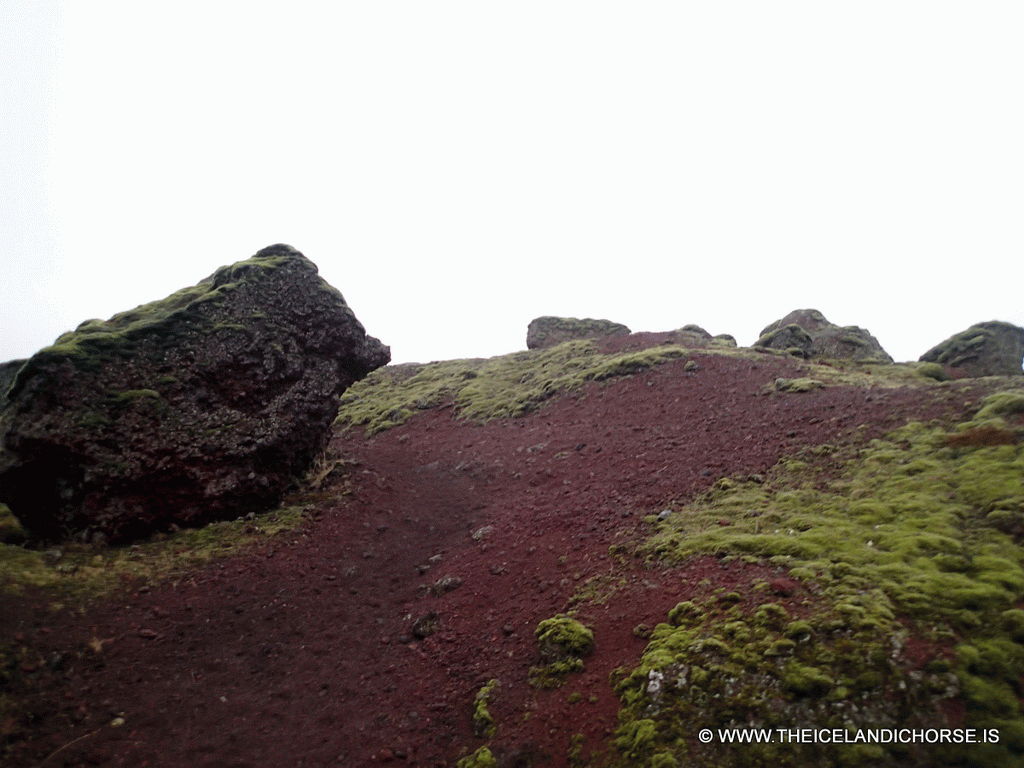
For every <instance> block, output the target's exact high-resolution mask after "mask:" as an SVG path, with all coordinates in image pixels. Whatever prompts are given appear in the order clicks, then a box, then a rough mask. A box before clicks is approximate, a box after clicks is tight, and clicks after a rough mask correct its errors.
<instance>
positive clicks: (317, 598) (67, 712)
mask: <svg viewBox="0 0 1024 768" xmlns="http://www.w3.org/2000/svg"><path fill="white" fill-rule="evenodd" d="M635 341H636V339H635V338H634V342H635ZM618 343H620V344H624V343H626V342H625V340H622V341H618ZM652 343H656V339H653V341H652ZM691 360H694V361H696V362H697V369H696V370H693V366H692V365H691V366H689V369H687V370H684V363H683V361H678V362H670V363H666V364H663V365H659V366H657V367H655V368H652V369H649V370H647V371H644V372H642V373H639V374H637V375H634V376H631V377H627V378H619V379H613V380H610V381H606V382H602V383H591V384H589V385H587V386H586V387H584V388H582V389H581V390H577V391H574V392H572V393H569V394H564V395H561V396H558V397H557V398H554V399H552V400H551V401H549V402H548V403H546V404H545V406H544V407H543V408H542V409H541V410H540V411H538V412H536V413H534V414H531V415H527V416H523V417H521V418H515V419H508V420H501V421H495V422H491V423H488V424H484V425H480V424H474V423H468V422H465V421H460V420H459V419H458V417H457V414H456V413H454V412H453V409H452V408H451V407H448V408H444V407H442V408H439V409H434V410H429V411H424V412H422V413H420V414H418V415H417V416H416V417H414V418H413V419H411V420H410V421H408V422H407V423H406V424H404V425H403V426H400V427H397V428H394V429H391V430H388V431H386V432H382V433H380V434H377V435H375V436H373V437H370V438H364V437H363V436H362V435H361V434H360V433H358V432H356V431H349V432H347V433H344V434H337V435H336V436H335V438H334V443H333V447H334V449H335V450H336V452H337V453H339V454H340V455H341V456H343V457H344V459H345V460H346V462H347V463H348V472H347V475H346V477H345V478H343V479H342V480H340V481H339V482H338V484H337V486H336V487H335V489H334V491H333V492H331V493H327V494H325V495H324V497H323V498H322V499H321V500H320V501H319V502H318V503H317V505H316V508H315V510H314V511H313V514H312V515H311V518H310V520H309V522H308V524H306V525H305V526H304V527H303V528H301V529H299V530H296V531H293V532H291V533H289V534H285V535H281V536H278V537H276V538H275V539H273V540H272V541H271V542H270V543H269V544H268V545H267V546H266V547H265V548H263V549H261V550H259V551H257V552H255V553H250V554H247V555H244V556H238V557H234V558H229V559H225V560H223V561H221V562H219V563H216V564H214V565H211V566H208V567H206V568H204V569H202V570H198V571H196V572H195V573H194V575H193V576H192V578H191V579H189V580H187V581H184V582H179V583H177V584H165V585H158V586H154V587H152V588H149V589H139V590H138V591H136V592H133V593H130V594H128V595H127V596H126V597H125V598H124V599H119V600H118V601H116V602H114V603H111V604H108V605H105V606H100V607H96V608H93V609H91V610H89V611H87V612H86V613H85V614H79V613H72V612H70V611H63V612H59V613H55V614H54V613H49V614H46V613H40V612H38V611H33V609H32V606H31V604H30V602H29V601H26V602H24V603H19V604H16V605H14V606H12V610H11V611H10V612H8V613H7V615H6V618H5V619H4V620H3V621H2V625H3V626H2V627H0V632H2V635H3V637H4V638H5V639H8V640H10V639H12V638H14V639H16V641H17V642H21V643H31V644H33V645H35V646H37V647H40V648H45V649H48V652H52V653H53V654H63V655H62V656H60V657H54V658H57V659H58V661H59V663H57V662H55V663H54V664H53V665H50V666H51V667H52V668H49V667H48V668H47V669H46V670H44V669H40V670H38V672H35V673H34V674H37V675H38V676H39V680H40V685H41V691H42V693H41V694H40V695H41V697H42V698H43V699H44V700H45V706H41V707H40V708H39V712H40V713H41V714H40V718H39V721H38V722H37V723H36V724H35V726H34V731H33V732H32V738H31V739H29V740H27V741H25V742H24V743H21V744H16V745H14V746H13V748H12V750H11V751H10V752H9V757H10V758H11V759H12V761H13V762H12V763H11V765H13V766H48V767H51V768H52V767H53V766H133V767H136V768H137V767H140V766H218V767H222V768H223V767H227V766H231V767H233V768H242V767H243V766H275V767H277V766H303V767H304V768H309V767H311V766H357V767H358V766H372V765H378V764H383V763H392V764H395V765H409V766H431V767H433V766H455V764H456V762H457V761H458V759H459V758H460V757H462V756H464V755H466V754H469V753H471V752H473V751H474V750H475V749H477V748H478V747H479V746H481V745H484V744H489V745H490V747H491V749H492V751H493V753H494V755H495V757H496V758H497V760H498V764H499V765H501V766H527V765H534V766H554V767H556V768H557V767H559V766H567V765H568V764H569V762H568V756H567V755H568V751H569V748H570V745H571V743H572V739H573V736H574V735H576V734H582V735H583V737H584V750H583V754H584V755H587V754H590V753H591V751H594V750H599V749H601V748H602V747H604V746H606V745H607V740H608V737H609V735H610V734H611V733H612V732H613V730H614V729H615V727H616V725H617V720H616V713H617V710H618V700H617V699H616V697H615V695H614V693H613V691H612V688H611V686H610V684H609V674H610V673H611V671H612V670H613V669H615V668H617V667H621V666H624V667H627V668H629V667H633V666H635V665H636V664H637V662H638V660H639V658H640V654H641V653H642V651H643V648H644V646H645V643H646V641H645V640H644V639H642V638H641V637H639V636H638V635H637V634H635V633H634V628H636V627H638V625H641V624H646V625H648V626H650V627H653V626H654V625H655V624H657V623H658V622H661V621H664V620H665V617H666V614H667V612H668V611H669V610H670V609H671V608H672V607H673V606H675V605H676V604H677V603H678V602H680V601H681V600H685V599H690V598H694V597H699V596H702V595H707V594H711V593H713V592H714V591H716V590H718V589H720V588H725V589H726V590H728V591H737V592H739V593H740V594H743V595H747V594H750V586H751V584H752V583H753V582H754V581H757V580H768V581H772V580H778V581H776V582H775V583H776V584H781V585H783V587H784V588H779V589H777V590H776V593H775V594H773V595H772V596H771V599H774V600H776V601H778V602H779V603H782V604H783V605H787V606H790V607H792V608H793V610H794V611H799V610H801V609H800V608H799V607H798V603H799V602H800V601H801V600H802V599H804V598H806V597H807V594H806V593H804V592H803V591H802V589H801V587H800V585H799V583H797V582H795V581H792V580H787V578H786V573H785V572H784V571H782V570H781V569H778V568H775V567H773V566H770V565H756V564H746V563H740V562H732V563H726V562H723V561H720V560H717V559H714V558H699V559H695V560H693V561H691V562H689V563H686V564H684V565H676V566H664V565H650V564H645V563H643V562H641V561H639V560H636V559H633V558H632V557H630V556H619V555H618V554H617V553H618V551H619V550H617V549H614V550H610V547H612V545H624V544H628V543H629V542H630V541H633V540H635V539H636V538H637V537H639V536H641V535H643V533H644V531H645V530H646V529H647V528H648V526H649V524H648V523H646V522H644V520H643V518H644V516H645V515H648V514H651V513H657V512H658V511H659V510H660V509H662V508H663V507H664V506H666V505H668V506H671V505H672V504H673V503H674V502H681V501H686V500H688V499H691V498H693V497H694V496H695V495H696V494H698V493H700V492H702V491H704V490H706V489H707V488H708V487H709V486H710V485H711V484H712V483H714V482H715V481H716V480H717V479H719V478H721V477H724V476H736V475H738V474H747V473H763V472H765V471H766V470H768V469H769V468H770V467H771V466H772V465H773V464H775V463H776V461H777V460H778V459H779V458H780V457H781V456H784V455H786V454H790V453H792V452H794V451H796V450H798V449H799V448H800V447H801V446H807V445H816V444H821V443H825V442H831V443H835V442H846V443H851V442H854V441H859V440H868V439H870V438H872V437H875V436H879V435H881V434H884V433H886V432H888V431H890V430H891V429H893V428H896V427H898V426H901V425H902V424H904V423H906V422H907V421H910V420H919V419H928V418H932V417H935V416H937V415H940V414H950V415H953V416H959V415H962V414H961V413H960V411H962V409H963V408H964V405H965V399H966V398H965V392H964V391H963V390H964V389H965V388H967V387H969V386H977V385H971V384H969V383H955V384H952V385H950V386H949V387H946V388H941V389H935V388H931V389H929V388H926V387H916V386H907V387H901V388H888V389H887V388H882V387H877V388H865V387H853V386H850V387H844V386H830V387H827V388H824V389H817V390H814V391H811V392H806V393H799V394H790V395H778V394H765V392H764V388H765V385H766V384H767V383H770V382H772V381H774V380H775V379H776V378H777V377H787V376H788V377H793V376H799V375H801V372H802V368H801V363H800V362H799V361H796V360H790V359H787V358H780V357H777V356H771V355H765V356H763V357H750V358H742V357H728V356H718V355H712V354H708V355H705V354H700V353H696V354H695V355H693V356H692V357H691ZM859 427H863V428H862V429H859V430H858V428H859ZM826 470H827V468H826ZM343 489H344V490H345V492H344V493H343ZM676 506H677V508H678V504H677V505H676ZM726 522H727V521H726ZM625 551H627V552H628V551H629V550H628V547H626V548H625ZM595 576H607V577H608V583H610V584H614V585H615V586H616V589H615V590H614V591H612V593H611V596H610V597H609V598H608V599H606V600H596V599H582V600H577V601H575V602H572V599H573V597H574V595H577V593H578V592H579V591H580V590H581V587H582V586H583V585H586V584H587V582H588V580H589V579H591V578H592V577H595ZM751 599H753V598H751ZM763 599H764V596H763V595H759V596H758V597H757V600H758V601H760V600H763ZM569 608H572V609H573V610H575V611H576V616H577V618H578V619H579V620H580V621H582V622H583V623H584V624H586V625H588V626H589V627H591V628H592V629H593V631H594V636H595V640H596V646H595V649H594V651H593V653H592V654H591V655H589V656H587V657H586V659H585V670H584V671H583V672H580V673H575V674H572V675H570V676H569V677H568V679H567V682H566V683H565V685H563V686H562V687H559V688H555V689H551V690H542V689H539V688H536V687H532V686H530V685H529V683H528V677H529V670H530V668H531V667H532V666H535V665H536V664H538V661H539V658H538V649H537V643H536V639H535V637H534V630H535V628H536V626H537V624H538V623H539V622H540V621H542V620H543V619H546V618H549V617H551V616H554V615H557V614H559V613H560V612H564V611H566V610H567V609H569ZM90 638H100V639H103V640H104V641H105V642H104V643H103V646H102V650H101V651H100V652H91V653H81V649H82V648H83V647H84V646H85V644H86V643H87V642H88V640H89V639H90ZM30 673H32V672H31V671H30ZM491 680H497V681H498V684H497V686H496V687H495V688H493V689H492V692H491V694H490V699H489V709H490V712H491V714H492V716H493V718H494V721H495V723H496V726H497V731H496V733H495V735H494V736H493V738H487V737H484V736H480V735H477V734H476V733H474V726H473V720H472V713H473V706H474V697H475V696H476V694H477V692H478V691H479V690H480V689H481V688H482V687H483V686H484V685H485V684H487V683H488V681H491ZM575 694H578V695H575ZM112 723H114V724H112Z"/></svg>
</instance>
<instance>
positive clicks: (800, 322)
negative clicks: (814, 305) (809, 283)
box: [754, 309, 893, 363]
mask: <svg viewBox="0 0 1024 768" xmlns="http://www.w3.org/2000/svg"><path fill="white" fill-rule="evenodd" d="M754 346H755V347H767V348H769V349H782V350H788V351H790V352H794V353H799V354H801V355H802V356H804V357H827V358H832V359H836V360H855V361H857V362H859V363H891V362H892V361H893V360H892V358H891V357H890V356H889V353H888V352H886V351H885V350H884V349H882V345H881V344H879V343H878V339H876V338H875V337H874V336H872V335H871V334H870V333H868V332H867V331H866V330H864V329H863V328H858V327H857V326H855V325H847V326H839V325H835V324H834V323H830V322H829V321H828V320H826V319H825V316H824V315H823V314H821V312H819V311H818V310H816V309H797V310H794V311H793V312H790V313H789V314H788V315H786V316H785V317H784V318H782V319H781V320H776V321H775V322H774V323H771V324H770V325H768V326H766V327H765V328H764V329H763V330H762V331H761V336H760V338H759V339H758V340H757V341H756V342H754Z"/></svg>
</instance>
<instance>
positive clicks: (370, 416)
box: [338, 341, 690, 435]
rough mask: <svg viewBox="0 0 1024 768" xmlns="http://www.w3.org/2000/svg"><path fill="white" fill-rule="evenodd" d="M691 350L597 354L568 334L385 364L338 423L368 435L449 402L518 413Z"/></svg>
mask: <svg viewBox="0 0 1024 768" xmlns="http://www.w3.org/2000/svg"><path fill="white" fill-rule="evenodd" d="M688 354H690V352H689V351H688V350H686V349H684V348H683V347H678V346H670V345H669V346H663V347H657V348H654V349H647V350H642V351H639V352H626V353H620V354H602V353H600V352H598V351H597V349H596V347H595V345H594V342H592V341H568V342H565V343H563V344H559V345H558V346H555V347H551V348H549V349H541V350H530V351H527V352H514V353H512V354H509V355H502V356H500V357H492V358H489V359H486V360H482V359H470V360H448V361H444V362H439V363H429V364H426V365H396V366H389V367H386V368H381V369H379V370H377V371H375V372H374V373H371V374H370V375H369V376H367V377H366V379H364V380H363V381H361V382H359V383H357V384H354V385H353V386H352V387H351V388H350V389H349V390H348V392H346V393H345V396H344V397H343V398H342V400H341V410H340V411H339V414H338V423H339V424H341V425H343V426H362V427H364V428H365V430H366V433H367V434H368V435H371V434H374V433H376V432H380V431H382V430H385V429H389V428H391V427H394V426H397V425H399V424H402V423H404V422H405V421H406V420H408V419H409V418H410V417H411V416H412V415H413V414H415V413H416V412H418V411H422V410H426V409H428V408H437V407H439V406H443V405H452V406H454V407H455V409H456V411H457V412H458V413H459V415H460V416H461V417H462V418H465V419H471V420H473V421H481V422H482V421H489V420H490V419H497V418H504V417H515V416H521V415H522V414H524V413H528V412H530V411H532V410H535V409H536V408H537V407H539V406H540V405H541V404H542V403H543V402H544V401H545V400H547V399H548V398H550V397H551V396H552V395H554V394H556V393H559V392H565V391H569V390H572V389H575V388H578V387H580V386H582V385H583V384H585V383H586V382H588V381H601V380H603V379H608V378H612V377H614V376H627V375H630V374H634V373H638V372H639V371H642V370H645V369H647V368H651V367H653V366H655V365H658V364H660V363H664V362H667V361H669V360H678V359H680V358H683V357H686V356H687V355H688Z"/></svg>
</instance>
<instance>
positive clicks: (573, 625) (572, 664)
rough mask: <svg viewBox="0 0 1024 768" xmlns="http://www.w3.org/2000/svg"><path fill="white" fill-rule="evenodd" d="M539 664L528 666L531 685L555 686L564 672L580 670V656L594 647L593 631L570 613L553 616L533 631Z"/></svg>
mask: <svg viewBox="0 0 1024 768" xmlns="http://www.w3.org/2000/svg"><path fill="white" fill-rule="evenodd" d="M535 635H536V637H537V646H538V648H539V650H540V657H541V661H542V664H541V665H539V666H536V667H533V668H531V669H530V685H533V686H535V687H537V688H557V687H558V686H559V685H561V684H562V683H563V682H564V681H565V677H566V675H568V674H569V673H571V672H579V671H582V670H583V657H584V656H586V655H587V654H589V653H590V652H591V651H592V650H593V649H594V632H593V630H591V629H590V628H589V627H587V626H584V625H583V624H581V623H580V622H579V621H577V620H576V619H574V618H572V617H570V616H555V617H554V618H550V619H545V620H544V621H542V622H541V623H540V624H538V625H537V630H536V632H535Z"/></svg>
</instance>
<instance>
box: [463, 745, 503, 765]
mask: <svg viewBox="0 0 1024 768" xmlns="http://www.w3.org/2000/svg"><path fill="white" fill-rule="evenodd" d="M455 765H456V768H497V766H498V761H497V760H495V759H494V755H493V754H491V750H490V749H488V748H487V747H480V749H478V750H477V751H476V752H474V753H473V754H472V755H468V756H466V757H463V758H462V759H460V760H459V761H458V762H457V763H456V764H455Z"/></svg>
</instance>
